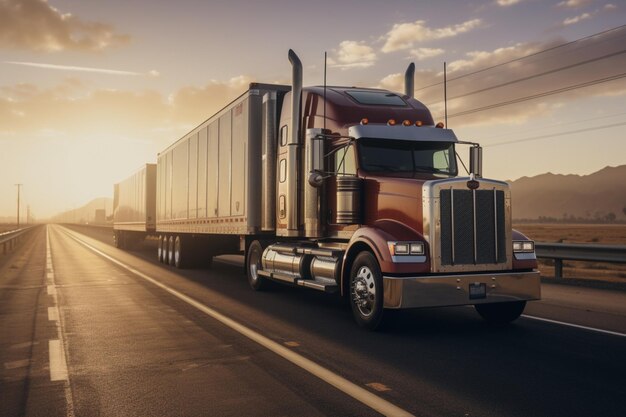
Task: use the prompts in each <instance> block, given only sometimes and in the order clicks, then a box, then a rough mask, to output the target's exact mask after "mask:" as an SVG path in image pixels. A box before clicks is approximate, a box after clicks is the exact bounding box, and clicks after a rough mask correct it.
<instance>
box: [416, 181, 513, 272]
mask: <svg viewBox="0 0 626 417" xmlns="http://www.w3.org/2000/svg"><path fill="white" fill-rule="evenodd" d="M469 179H470V178H467V177H457V178H450V179H441V180H434V181H426V182H425V183H424V185H423V186H422V210H423V213H424V223H423V233H424V238H425V239H426V241H427V242H428V244H429V252H430V258H431V272H435V273H440V272H473V271H500V270H507V269H511V268H512V257H513V253H512V251H513V247H512V245H513V243H512V228H511V191H510V188H509V185H508V184H507V183H505V182H502V181H496V180H490V179H486V178H480V179H477V181H478V182H479V187H478V189H476V190H470V189H469V188H468V180H469Z"/></svg>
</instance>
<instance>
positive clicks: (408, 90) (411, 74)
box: [404, 62, 415, 97]
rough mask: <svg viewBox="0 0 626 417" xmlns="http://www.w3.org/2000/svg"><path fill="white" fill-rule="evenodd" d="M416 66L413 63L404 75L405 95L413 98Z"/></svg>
mask: <svg viewBox="0 0 626 417" xmlns="http://www.w3.org/2000/svg"><path fill="white" fill-rule="evenodd" d="M414 85H415V64H414V63H413V62H411V63H410V64H409V66H408V68H407V69H406V72H405V73H404V94H405V95H407V96H409V97H413V95H414V94H415V87H414Z"/></svg>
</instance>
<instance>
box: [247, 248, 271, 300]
mask: <svg viewBox="0 0 626 417" xmlns="http://www.w3.org/2000/svg"><path fill="white" fill-rule="evenodd" d="M262 256H263V246H262V245H261V243H260V242H259V241H258V240H255V241H253V242H252V243H251V244H250V246H248V253H247V254H246V272H247V275H248V283H249V284H250V286H251V287H252V289H253V290H255V291H263V290H265V289H267V287H268V285H269V281H268V279H267V278H265V277H262V276H261V275H259V273H258V271H259V270H261V269H263V265H262V260H261V258H262Z"/></svg>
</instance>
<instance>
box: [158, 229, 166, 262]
mask: <svg viewBox="0 0 626 417" xmlns="http://www.w3.org/2000/svg"><path fill="white" fill-rule="evenodd" d="M163 252H164V248H163V235H159V245H158V247H157V259H158V260H159V262H160V263H163V259H164V256H163Z"/></svg>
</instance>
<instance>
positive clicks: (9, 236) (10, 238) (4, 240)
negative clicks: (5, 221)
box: [0, 226, 35, 255]
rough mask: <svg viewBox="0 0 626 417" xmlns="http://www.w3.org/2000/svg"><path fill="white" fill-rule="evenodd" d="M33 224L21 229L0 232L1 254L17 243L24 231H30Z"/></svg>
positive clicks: (4, 253)
mask: <svg viewBox="0 0 626 417" xmlns="http://www.w3.org/2000/svg"><path fill="white" fill-rule="evenodd" d="M34 227H35V226H28V227H23V228H21V229H16V230H11V231H8V232H4V233H0V245H2V254H3V255H6V253H7V252H8V251H10V250H12V249H13V248H14V247H15V245H16V244H17V242H18V240H19V239H20V238H21V237H22V236H24V234H25V233H26V232H29V231H31V230H32V229H33V228H34Z"/></svg>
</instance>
